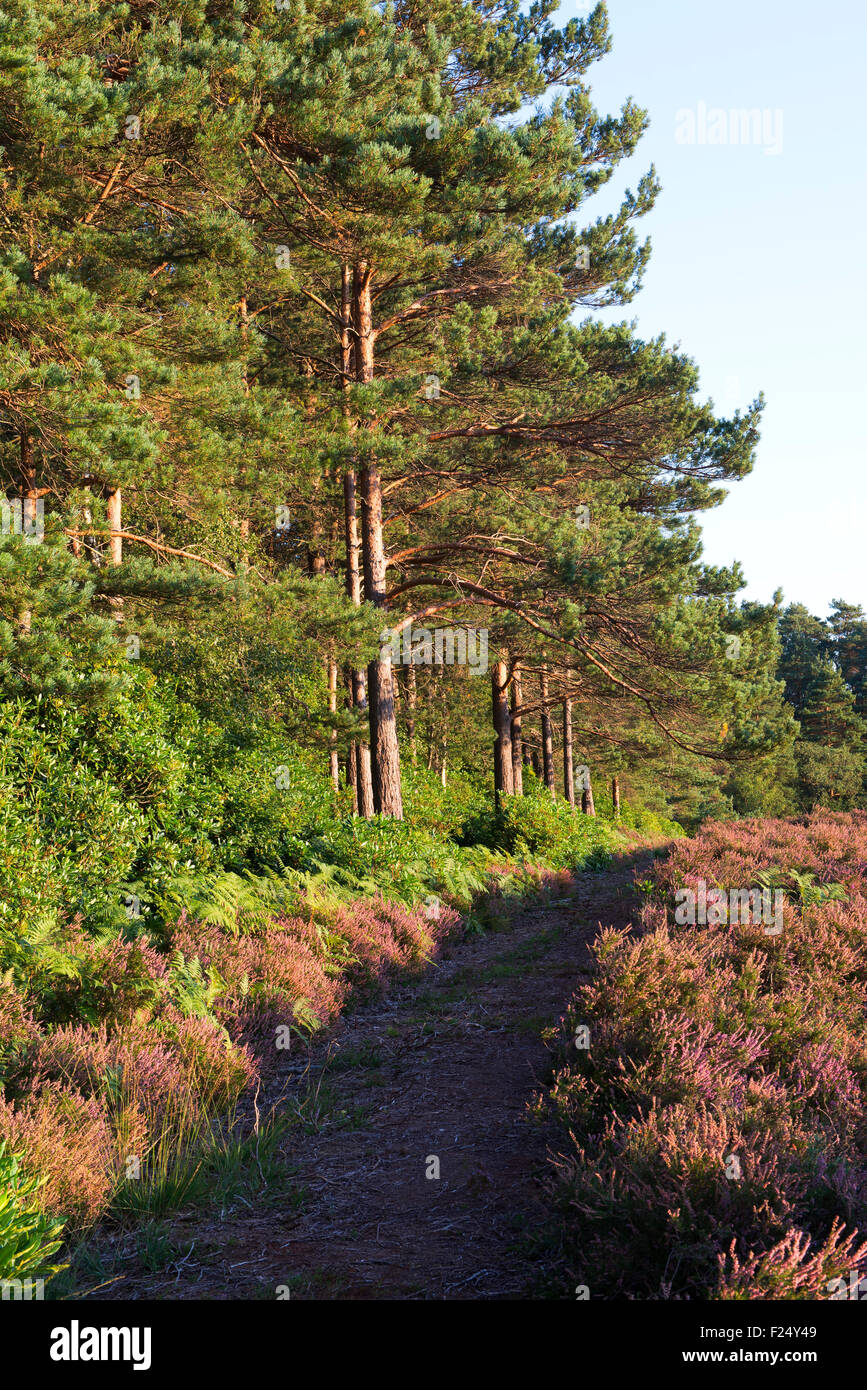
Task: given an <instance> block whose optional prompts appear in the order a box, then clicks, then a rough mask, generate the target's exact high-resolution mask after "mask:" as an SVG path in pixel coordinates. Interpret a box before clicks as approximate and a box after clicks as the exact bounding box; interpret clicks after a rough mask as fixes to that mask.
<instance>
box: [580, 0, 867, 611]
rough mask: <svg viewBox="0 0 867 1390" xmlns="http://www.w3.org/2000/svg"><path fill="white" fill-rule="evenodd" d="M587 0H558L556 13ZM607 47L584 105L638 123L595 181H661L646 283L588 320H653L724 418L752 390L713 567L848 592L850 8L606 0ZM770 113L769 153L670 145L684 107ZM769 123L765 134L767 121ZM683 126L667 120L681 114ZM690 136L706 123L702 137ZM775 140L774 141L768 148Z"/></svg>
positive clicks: (858, 152)
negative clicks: (619, 157)
mask: <svg viewBox="0 0 867 1390" xmlns="http://www.w3.org/2000/svg"><path fill="white" fill-rule="evenodd" d="M589 9H590V6H589V5H581V4H580V3H579V0H564V4H563V6H562V8H561V10H560V16H559V19H560V22H563V20H564V19H566V18H568V17H571V16H572V15H580V14H582V13H586V12H587V11H588V10H589ZM608 12H609V17H610V24H611V30H612V37H613V40H614V42H613V48H612V51H611V53H610V54H609V55H608V56H607V57H606V58H604V59H603V60H602V61H601V62H600V63H599V64H597V65H596V67H595V68H594V70H593V71H592V72H591V73H589V74H588V78H589V81H590V83H591V86H592V90H593V99H594V102H595V104H596V106H597V109H599V110H601V111H609V110H616V109H618V108H619V105H620V103H621V102H622V100H623V98H624V97H625V96H626V95H628V94H630V93H631V94H632V96H633V97H634V99H635V100H636V101H637V102H638V104H639V105H640V106H642V107H644V108H645V109H646V110H647V111H648V113H649V116H650V122H651V124H650V129H649V130H648V131H647V133H646V134H645V136H644V138H643V139H642V141H641V143H640V144H639V146H638V149H637V151H636V153H635V154H634V155H633V156H632V158H631V159H629V160H628V161H625V162H624V164H623V165H622V166H621V168H620V169H619V170H618V172H617V175H616V176H615V178H614V179H613V180H612V182H611V184H610V185H609V186H608V188H607V189H606V190H604V191H603V193H602V194H601V195H600V198H599V203H600V205H606V206H607V203H608V202H609V201H610V203H611V206H612V207H613V206H615V205H616V202H617V200H618V199H619V197H620V195H621V192H622V190H623V188H624V187H633V188H634V187H635V185H636V184H637V181H638V179H639V177H640V176H641V174H643V173H644V172H645V170H646V169H647V168H648V167H649V165H650V164H651V163H653V164H655V166H656V169H657V172H658V175H659V178H660V181H661V183H662V193H661V195H660V197H659V198H658V199H657V202H656V205H655V207H654V209H653V211H652V212H651V213H649V214H648V216H647V217H646V218H645V219H643V223H642V235H649V236H650V237H651V239H652V243H653V251H652V255H651V259H650V263H649V266H648V268H647V270H646V272H645V276H644V288H643V289H642V291H641V293H640V294H639V295H638V297H637V298H636V300H635V301H634V302H633V304H632V305H631V306H629V307H628V308H627V309H626V310H625V311H624V310H622V309H621V310H617V309H609V310H601V311H595V312H594V317H601V319H602V320H603V321H604V322H618V321H620V320H622V319H623V318H624V317H626V318H628V319H629V320H630V321H631V320H633V319H634V320H635V321H637V324H638V330H639V332H640V334H641V335H642V336H644V337H649V336H655V335H656V334H659V333H663V332H664V333H666V334H667V335H668V337H669V339H670V340H671V341H674V342H679V343H680V345H681V347H682V349H683V351H685V352H686V353H688V354H689V355H690V356H691V357H693V358H694V359H695V361H696V362H697V363H698V365H699V368H700V372H701V383H702V391H703V392H704V393H706V394H707V395H709V396H711V397H712V398H713V400H714V402H715V404H716V406H717V408H718V410H720V411H721V412H723V413H728V412H730V411H731V410H733V409H734V408H735V407H736V406H738V405H740V406H741V408H744V407H745V406H746V405H747V404H748V403H749V401H751V400H752V399H753V398H754V396H755V395H756V394H757V393H758V392H759V391H763V392H764V393H765V397H766V400H767V406H766V410H765V414H764V417H763V422H762V438H761V442H760V445H759V449H758V455H757V461H756V467H755V470H754V472H753V473H752V474H751V476H750V477H748V478H745V479H744V480H742V481H741V482H739V483H738V485H737V486H736V487H734V488H733V489H732V490H731V493H730V496H729V497H728V499H727V500H726V501H725V502H724V503H723V505H722V506H721V507H720V508H719V509H718V510H717V511H715V512H713V513H708V514H706V515H705V516H704V517H703V519H702V529H703V534H704V538H705V553H706V558H707V560H708V561H709V562H710V563H712V564H720V565H723V564H730V563H731V562H732V560H733V559H734V558H738V559H739V560H740V561H741V562H742V564H743V568H744V572H745V574H746V577H747V580H748V588H747V590H746V591H745V596H746V597H748V598H755V599H758V600H762V601H764V602H767V601H768V599H769V598H770V596H771V594H772V593H773V591H774V590H775V589H776V588H777V586H778V585H779V586H782V588H783V590H784V593H785V596H786V599H787V601H791V602H801V603H805V604H807V605H808V606H809V607H810V608H811V609H812V610H813V611H815V612H818V613H822V614H824V613H825V612H826V611H827V608H828V605H829V604H830V602H831V600H832V599H834V598H837V597H841V596H843V595H846V596H848V597H849V598H850V599H853V600H854V601H856V602H857V601H859V600H861V599H863V598H864V597H865V588H867V585H865V579H867V562H865V559H864V544H863V536H862V526H863V523H862V520H861V514H862V513H863V499H864V475H865V467H864V465H865V462H867V460H865V444H864V436H863V431H862V430H861V429H860V428H859V427H858V426H857V425H856V421H855V414H856V412H857V411H858V406H859V402H860V399H861V396H862V395H863V381H864V367H865V352H864V334H863V324H864V318H865V310H867V272H865V258H864V254H863V226H864V221H865V213H867V206H865V205H867V181H865V179H864V176H863V168H864V156H863V149H862V136H861V133H860V132H861V124H862V122H861V115H860V95H859V94H860V92H861V90H862V88H863V54H864V49H865V41H867V9H865V8H864V7H863V6H858V5H847V4H833V5H831V6H830V8H829V9H828V8H826V9H825V10H824V11H823V14H824V15H825V16H826V20H825V21H824V22H823V25H822V28H821V30H818V29H817V22H816V21H817V15H816V9H815V6H813V5H808V4H807V3H806V0H794V3H791V4H788V5H786V6H780V5H775V4H769V3H764V4H756V3H755V0H729V3H728V4H726V5H708V4H691V3H686V0H657V3H655V4H653V5H648V4H647V3H646V2H645V0H610V3H609V5H608ZM702 102H703V103H704V104H705V110H706V115H707V116H708V117H710V113H711V111H712V109H713V108H715V107H717V108H723V109H724V110H725V111H726V113H727V114H729V113H730V112H731V110H732V109H733V108H734V109H736V110H740V109H741V108H746V109H751V108H758V109H759V110H761V111H763V112H768V113H769V115H770V116H771V117H776V113H777V112H781V113H782V148H781V150H780V151H779V153H776V154H765V152H764V144H765V142H764V140H762V141H761V142H760V143H758V144H748V145H743V144H738V145H737V146H735V145H732V144H730V143H728V144H725V145H723V144H721V143H718V144H715V145H714V144H711V143H710V139H709V138H708V140H707V142H706V143H704V144H700V143H699V142H698V135H699V131H698V129H697V131H696V143H695V144H692V145H690V144H686V143H678V140H677V138H676V134H677V130H678V113H679V112H682V111H684V110H691V111H692V112H693V113H694V114H695V115H696V117H697V118H698V117H699V104H700V103H702ZM770 129H771V130H772V131H773V130H774V126H773V125H771V127H770ZM681 130H683V122H682V120H681ZM706 133H707V135H708V137H709V136H710V130H709V128H707V131H706ZM770 143H771V144H772V145H773V143H774V142H773V140H772V141H771V142H770Z"/></svg>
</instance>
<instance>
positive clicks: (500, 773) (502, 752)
mask: <svg viewBox="0 0 867 1390" xmlns="http://www.w3.org/2000/svg"><path fill="white" fill-rule="evenodd" d="M507 682H508V668H507V666H506V663H505V661H495V662H494V664H493V666H492V667H491V701H492V714H493V723H494V733H495V734H496V736H497V737H496V739H495V740H494V799H495V805H496V808H497V810H498V811H499V810H501V809H502V804H503V797H504V796H512V795H513V794H514V791H515V781H514V773H513V770H512V721H511V718H510V716H509V701H508V698H507V694H506V690H507Z"/></svg>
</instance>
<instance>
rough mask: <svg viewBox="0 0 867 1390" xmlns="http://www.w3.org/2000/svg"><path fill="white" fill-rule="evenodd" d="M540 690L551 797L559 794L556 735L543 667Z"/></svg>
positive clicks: (544, 762) (543, 739)
mask: <svg viewBox="0 0 867 1390" xmlns="http://www.w3.org/2000/svg"><path fill="white" fill-rule="evenodd" d="M539 690H540V692H541V695H542V766H543V768H544V772H545V786H546V787H547V788H548V790H549V792H550V793H551V796H552V797H554V796H556V794H557V788H556V782H555V778H554V733H553V730H552V728H551V714H550V711H549V709H548V667H547V666H543V667H542V671H541V674H540V676H539Z"/></svg>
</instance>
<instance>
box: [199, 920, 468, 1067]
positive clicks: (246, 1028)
mask: <svg viewBox="0 0 867 1390" xmlns="http://www.w3.org/2000/svg"><path fill="white" fill-rule="evenodd" d="M457 922H458V915H457V913H456V912H455V911H454V910H453V909H451V908H447V907H444V906H441V907H440V909H439V916H438V918H437V919H436V920H435V921H428V920H426V919H425V916H424V913H423V912H421V911H418V910H410V909H408V908H405V907H403V906H402V905H401V904H400V903H394V902H389V901H387V900H386V899H385V898H382V897H379V896H377V897H375V898H372V899H360V900H358V901H356V902H353V903H351V904H350V905H349V906H346V907H337V908H336V909H334V910H332V911H330V912H329V914H328V925H327V926H324V925H322V923H318V922H316V921H315V920H314V918H313V916H312V915H311V917H310V918H307V919H305V918H302V917H284V918H278V919H276V920H275V921H274V922H273V923H272V924H271V925H270V926H268V927H267V928H265V929H264V930H260V931H258V932H256V934H254V935H245V936H241V935H232V934H229V933H227V932H225V931H223V930H221V929H220V928H218V927H214V926H208V925H205V924H203V923H200V922H189V921H186V920H183V919H182V921H181V922H180V923H179V924H178V927H177V929H176V930H175V933H174V935H173V938H172V945H173V946H174V947H175V949H176V950H179V951H180V952H181V953H182V954H183V956H184V957H185V958H186V959H187V960H191V959H198V961H199V962H200V964H201V966H202V968H203V969H205V970H207V971H216V972H217V975H218V977H219V980H220V982H221V987H220V992H219V995H218V996H217V998H216V999H215V1002H214V1012H215V1014H216V1017H217V1018H219V1019H220V1021H221V1022H223V1023H224V1024H225V1025H226V1027H227V1028H228V1030H229V1032H230V1033H231V1035H232V1036H233V1037H235V1038H239V1039H240V1038H244V1039H247V1040H249V1041H251V1042H258V1043H260V1044H261V1043H264V1042H265V1040H266V1039H267V1040H268V1041H273V1038H274V1033H275V1030H276V1028H278V1027H279V1026H281V1025H283V1026H288V1027H292V1028H295V1029H298V1030H301V1029H304V1030H307V1031H310V1032H312V1031H315V1030H316V1029H318V1028H324V1027H327V1026H329V1025H330V1024H331V1023H333V1022H334V1020H335V1019H336V1018H337V1017H338V1015H339V1014H340V1012H341V1010H342V1009H343V1007H344V1005H345V1003H346V1000H347V998H348V996H349V993H350V991H351V990H352V989H353V988H356V989H357V988H373V987H380V986H382V984H383V983H384V981H385V979H386V978H387V976H388V975H389V973H393V972H396V971H407V970H412V969H414V968H417V967H418V966H420V965H421V964H423V963H424V961H425V960H427V959H429V957H430V954H431V952H432V950H433V948H434V944H435V942H436V940H438V939H439V938H440V937H441V936H443V935H444V934H445V933H446V932H447V931H449V930H451V929H453V928H454V926H455V925H456V923H457Z"/></svg>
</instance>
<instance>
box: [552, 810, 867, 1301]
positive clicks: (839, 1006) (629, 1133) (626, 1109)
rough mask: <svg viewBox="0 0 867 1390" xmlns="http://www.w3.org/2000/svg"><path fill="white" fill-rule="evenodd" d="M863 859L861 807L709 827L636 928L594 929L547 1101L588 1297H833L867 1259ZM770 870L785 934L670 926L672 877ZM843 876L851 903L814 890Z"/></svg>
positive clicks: (571, 1268) (660, 878)
mask: <svg viewBox="0 0 867 1390" xmlns="http://www.w3.org/2000/svg"><path fill="white" fill-rule="evenodd" d="M865 867H867V814H864V813H854V814H852V815H840V814H830V813H828V812H827V811H821V812H817V813H816V814H815V815H814V816H812V817H811V818H810V819H809V820H806V821H801V822H794V821H765V822H759V821H745V822H740V823H737V822H728V823H723V824H720V823H715V824H713V825H711V826H709V827H708V828H707V829H706V830H705V831H703V833H702V834H700V835H699V836H697V837H696V838H695V839H694V840H690V841H684V842H682V843H678V844H677V845H676V846H675V847H674V849H673V850H672V852H671V854H670V856H669V857H668V858H667V859H666V860H665V862H664V863H663V864H662V865H661V866H660V867H659V868H658V871H657V873H656V876H655V883H654V886H653V890H652V895H651V897H650V899H649V901H648V902H647V904H646V905H645V907H644V910H643V913H642V926H643V928H644V933H643V934H642V935H640V936H639V937H638V938H637V939H636V938H635V937H634V936H630V934H629V933H628V932H626V931H621V932H618V931H613V930H607V931H604V932H603V933H602V934H601V936H600V937H599V939H598V941H597V943H596V946H595V952H596V955H597V959H598V963H599V970H598V974H597V976H596V977H595V978H594V980H593V981H592V982H591V983H590V984H588V985H586V986H585V987H583V988H582V989H581V990H580V991H579V992H578V994H577V995H576V997H575V999H574V1001H573V1003H572V1005H571V1006H570V1008H569V1011H568V1013H567V1016H566V1017H565V1019H564V1020H563V1021H562V1027H561V1030H560V1035H559V1040H558V1044H557V1046H558V1061H559V1069H558V1071H557V1074H556V1078H555V1082H554V1085H553V1088H552V1091H551V1093H550V1097H549V1104H550V1106H551V1107H552V1108H553V1111H554V1113H555V1114H556V1115H557V1116H558V1117H559V1119H560V1120H561V1122H562V1124H563V1126H564V1128H565V1130H566V1133H567V1136H568V1139H567V1142H566V1143H565V1145H564V1151H563V1152H562V1153H561V1154H560V1156H559V1158H558V1160H557V1164H556V1170H557V1178H558V1191H559V1197H560V1200H561V1204H562V1210H563V1215H564V1267H565V1270H566V1273H567V1276H568V1278H569V1279H570V1281H571V1280H572V1279H574V1280H575V1281H576V1282H581V1283H585V1284H587V1285H588V1286H589V1288H590V1293H591V1297H593V1296H596V1297H603V1298H616V1297H618V1296H619V1297H622V1296H624V1295H626V1296H630V1297H638V1298H651V1299H653V1298H668V1297H678V1298H768V1297H776V1298H828V1297H830V1294H829V1292H828V1283H829V1281H830V1280H832V1279H834V1278H837V1277H845V1276H847V1275H848V1273H849V1271H851V1270H853V1269H855V1268H860V1266H861V1265H862V1264H863V1263H864V1262H865V1260H867V1245H865V1244H863V1243H862V1242H861V1241H860V1237H859V1236H858V1231H859V1229H860V1230H862V1231H863V1232H864V1233H865V1234H867V1175H865V1172H864V1154H865V1150H867V1105H865V1100H867V1010H865V1004H867V985H865V981H867V887H865V880H864V869H865ZM769 871H776V872H777V874H778V875H779V876H780V880H781V881H782V882H785V883H787V885H789V886H787V891H786V898H785V902H784V906H783V930H782V932H781V933H780V934H779V935H769V934H766V932H765V931H764V929H763V926H762V925H761V924H758V923H756V924H750V923H749V922H748V923H746V924H735V925H732V924H728V923H724V922H723V923H718V924H708V925H704V926H703V925H697V926H690V925H678V924H677V923H676V922H675V918H674V910H673V907H674V901H675V892H676V891H677V890H678V889H680V888H683V887H684V886H686V887H693V888H697V886H698V884H699V881H700V880H704V881H705V882H706V883H707V884H708V885H709V886H714V887H720V888H723V889H725V890H726V891H728V890H730V889H742V888H749V887H752V886H755V884H756V883H757V881H758V879H757V875H761V874H763V873H767V872H769ZM792 871H794V873H795V874H796V875H800V876H801V880H800V884H799V881H798V880H797V879H796V878H793V877H792ZM805 875H808V876H811V877H810V878H809V879H805V878H804V876H805ZM831 883H838V884H842V885H843V888H844V890H845V898H844V899H842V900H825V901H823V900H822V895H821V893H818V892H815V891H812V892H811V891H809V889H810V886H811V885H812V887H813V888H821V886H822V885H829V884H831ZM804 885H807V890H806V891H802V889H804ZM581 1027H586V1028H587V1029H589V1047H586V1048H585V1047H581V1046H580V1044H581V1043H582V1042H586V1041H587V1039H585V1038H584V1037H583V1036H582V1035H581V1034H580V1033H579V1032H578V1030H579V1028H581Z"/></svg>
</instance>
